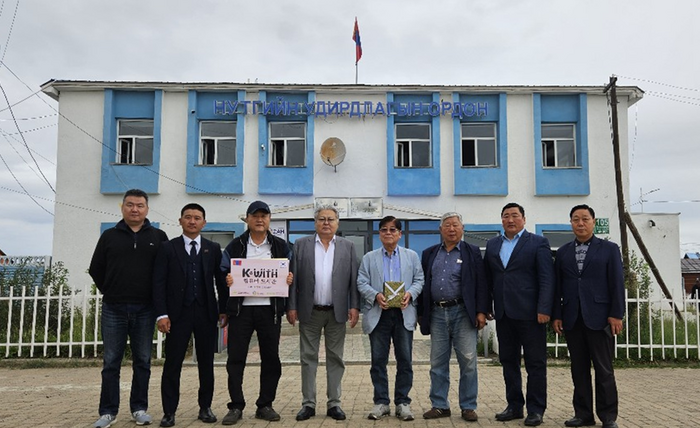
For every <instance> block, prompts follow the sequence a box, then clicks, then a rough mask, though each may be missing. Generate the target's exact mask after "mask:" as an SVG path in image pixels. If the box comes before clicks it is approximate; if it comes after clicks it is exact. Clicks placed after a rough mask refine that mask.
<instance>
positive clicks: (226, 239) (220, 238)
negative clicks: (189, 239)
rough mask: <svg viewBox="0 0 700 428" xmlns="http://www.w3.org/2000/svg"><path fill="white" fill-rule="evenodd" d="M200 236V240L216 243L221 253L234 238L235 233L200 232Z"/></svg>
mask: <svg viewBox="0 0 700 428" xmlns="http://www.w3.org/2000/svg"><path fill="white" fill-rule="evenodd" d="M201 235H202V238H206V239H208V240H210V241H214V242H216V243H218V244H219V245H220V246H221V250H222V251H223V250H224V249H225V248H226V246H227V245H228V244H229V243H230V242H231V241H232V240H233V238H235V236H236V232H202V233H201Z"/></svg>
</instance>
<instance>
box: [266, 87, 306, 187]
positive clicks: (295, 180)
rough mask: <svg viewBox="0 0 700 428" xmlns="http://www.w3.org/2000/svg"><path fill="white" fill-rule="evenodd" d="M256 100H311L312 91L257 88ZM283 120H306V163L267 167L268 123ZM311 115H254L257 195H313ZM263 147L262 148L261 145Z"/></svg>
mask: <svg viewBox="0 0 700 428" xmlns="http://www.w3.org/2000/svg"><path fill="white" fill-rule="evenodd" d="M259 96H260V101H261V102H264V101H267V99H268V97H269V98H270V99H272V98H274V97H277V96H282V97H288V98H289V99H292V100H297V99H299V98H300V97H303V98H304V99H301V100H299V101H301V102H308V103H315V102H316V92H314V91H310V92H308V93H306V94H299V93H295V94H273V93H266V92H265V91H260V94H259ZM277 120H284V121H293V122H306V166H303V167H298V168H285V167H269V166H267V163H268V150H269V138H268V126H267V125H268V123H269V122H271V121H277ZM315 123H316V122H315V117H314V116H313V115H308V116H307V115H299V116H298V117H290V116H279V117H275V116H264V115H262V114H261V115H260V116H259V117H258V143H259V144H258V151H259V154H258V193H260V194H261V195H313V193H314V156H313V155H314V147H315V141H314V134H315ZM263 147H264V149H263Z"/></svg>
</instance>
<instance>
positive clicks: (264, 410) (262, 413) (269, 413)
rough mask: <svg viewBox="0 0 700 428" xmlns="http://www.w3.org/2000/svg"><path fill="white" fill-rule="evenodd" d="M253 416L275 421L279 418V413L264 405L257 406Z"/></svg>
mask: <svg viewBox="0 0 700 428" xmlns="http://www.w3.org/2000/svg"><path fill="white" fill-rule="evenodd" d="M255 418H256V419H262V420H264V421H269V422H276V421H279V420H280V415H279V413H277V412H275V410H274V409H273V408H272V407H271V406H265V407H258V410H256V411H255Z"/></svg>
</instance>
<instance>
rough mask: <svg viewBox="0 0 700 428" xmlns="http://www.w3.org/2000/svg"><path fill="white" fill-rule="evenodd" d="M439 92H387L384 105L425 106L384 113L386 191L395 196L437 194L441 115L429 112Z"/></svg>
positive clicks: (438, 186)
mask: <svg viewBox="0 0 700 428" xmlns="http://www.w3.org/2000/svg"><path fill="white" fill-rule="evenodd" d="M439 102H440V94H439V93H433V94H426V95H413V94H411V95H408V94H406V95H403V94H402V95H395V94H393V93H391V92H390V93H387V104H388V105H397V104H400V105H402V106H403V107H406V109H405V110H406V111H408V110H409V108H408V106H415V105H419V104H420V103H422V104H423V105H424V106H426V108H425V109H424V110H423V111H420V112H418V113H417V114H416V113H414V114H412V115H405V114H404V115H399V114H397V110H398V109H394V110H393V111H391V112H389V115H388V116H387V125H386V126H387V142H386V144H387V183H388V186H387V187H388V188H387V193H388V194H389V195H395V196H420V195H425V196H428V195H439V194H440V116H439V115H436V116H431V115H430V114H428V111H427V110H428V109H427V106H428V105H430V103H439Z"/></svg>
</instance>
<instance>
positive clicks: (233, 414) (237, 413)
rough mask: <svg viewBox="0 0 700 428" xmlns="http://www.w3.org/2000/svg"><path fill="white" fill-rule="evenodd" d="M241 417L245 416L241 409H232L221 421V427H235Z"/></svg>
mask: <svg viewBox="0 0 700 428" xmlns="http://www.w3.org/2000/svg"><path fill="white" fill-rule="evenodd" d="M241 416H243V412H242V411H241V409H231V410H229V411H228V413H226V416H224V418H223V419H222V420H221V425H233V424H235V423H236V422H238V420H239V419H241Z"/></svg>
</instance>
